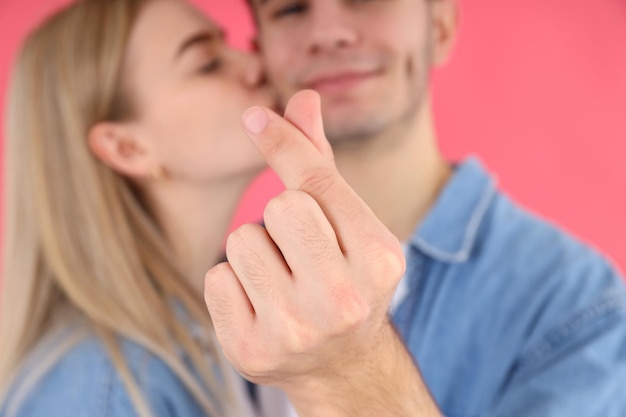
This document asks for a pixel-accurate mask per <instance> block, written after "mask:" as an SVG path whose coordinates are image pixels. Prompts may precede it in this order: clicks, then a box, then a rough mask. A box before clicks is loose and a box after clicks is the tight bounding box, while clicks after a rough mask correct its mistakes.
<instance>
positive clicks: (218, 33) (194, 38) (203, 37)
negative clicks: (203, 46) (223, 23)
mask: <svg viewBox="0 0 626 417" xmlns="http://www.w3.org/2000/svg"><path fill="white" fill-rule="evenodd" d="M224 36H225V34H224V31H222V30H212V31H210V30H205V31H202V32H198V33H194V34H193V35H191V36H190V37H188V38H187V39H185V41H184V42H183V43H182V44H181V45H180V47H179V48H178V51H177V52H176V55H175V56H174V59H175V60H176V59H178V58H179V57H180V56H181V55H182V54H184V53H185V51H187V50H188V49H189V48H191V47H193V46H195V45H197V44H199V43H205V42H213V41H215V40H216V39H219V40H221V39H224Z"/></svg>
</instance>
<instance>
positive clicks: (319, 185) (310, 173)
mask: <svg viewBox="0 0 626 417" xmlns="http://www.w3.org/2000/svg"><path fill="white" fill-rule="evenodd" d="M336 182H337V175H336V172H335V171H334V170H332V169H331V168H328V167H316V168H309V169H306V170H304V171H303V172H302V173H301V174H300V177H299V182H298V183H299V184H301V185H300V187H299V188H300V190H302V191H304V192H305V193H307V194H310V195H314V196H321V195H324V194H325V193H326V192H327V191H328V190H329V189H330V188H332V187H333V185H334V184H335V183H336Z"/></svg>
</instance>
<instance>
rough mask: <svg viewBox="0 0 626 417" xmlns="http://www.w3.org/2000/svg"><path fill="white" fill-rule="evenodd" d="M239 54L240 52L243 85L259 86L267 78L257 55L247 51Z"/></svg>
mask: <svg viewBox="0 0 626 417" xmlns="http://www.w3.org/2000/svg"><path fill="white" fill-rule="evenodd" d="M239 54H241V59H240V62H241V68H242V69H241V77H242V80H243V82H244V83H245V85H247V86H249V87H259V86H261V85H263V84H265V83H266V81H267V80H266V77H265V72H264V70H263V65H262V63H261V59H260V58H259V56H258V55H256V54H252V53H248V52H239Z"/></svg>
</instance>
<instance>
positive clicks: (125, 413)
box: [0, 336, 204, 417]
mask: <svg viewBox="0 0 626 417" xmlns="http://www.w3.org/2000/svg"><path fill="white" fill-rule="evenodd" d="M50 342H51V343H46V345H47V347H48V348H54V346H55V345H58V343H60V341H59V340H56V341H50ZM41 347H43V346H40V348H41ZM39 350H40V351H42V349H39ZM43 350H45V349H43ZM122 351H123V354H124V357H125V358H126V360H127V362H128V364H129V367H130V369H131V372H132V373H133V375H134V376H135V378H136V380H137V383H138V385H139V386H140V389H141V391H142V394H143V395H144V398H145V399H146V402H147V404H148V406H149V407H150V409H151V411H152V412H153V415H154V417H179V416H180V417H182V416H204V412H203V411H202V408H201V407H200V405H199V404H198V403H197V402H196V400H195V399H194V398H193V396H192V395H191V393H190V392H189V391H188V390H187V389H186V388H185V386H184V385H183V383H182V382H181V381H180V379H179V378H178V377H177V376H176V375H175V374H174V373H173V371H172V370H171V369H170V368H169V367H168V366H167V365H166V364H165V363H164V362H163V361H162V360H160V359H159V358H157V357H155V356H154V355H152V354H150V353H149V352H147V351H146V350H145V349H143V348H141V347H139V346H138V345H135V344H133V343H131V342H123V343H122ZM41 353H44V352H41ZM37 356H39V357H40V358H44V357H45V355H35V356H31V358H30V359H31V360H30V362H33V361H32V360H33V359H35V362H37ZM36 369H37V366H36V364H35V363H32V364H30V365H26V366H25V367H24V372H23V373H22V378H18V382H17V383H16V384H15V385H14V386H13V387H12V390H11V391H10V393H9V395H8V401H5V403H4V404H3V406H2V408H0V416H1V417H136V416H137V415H138V414H137V412H136V410H135V409H134V407H133V404H132V403H131V401H130V396H129V394H128V391H127V390H126V387H125V385H124V383H123V382H122V379H121V377H120V376H119V374H118V372H117V370H116V368H115V366H114V365H113V363H112V361H111V360H110V358H109V355H108V353H107V351H106V350H105V347H104V346H103V344H102V343H101V342H100V340H99V339H98V338H97V337H95V336H90V337H86V338H84V339H83V340H82V341H80V342H79V343H77V344H76V345H75V346H74V347H73V348H72V349H71V350H69V351H68V352H66V353H65V354H64V355H63V356H62V358H61V359H60V360H59V361H58V362H57V363H56V364H54V365H53V366H52V367H51V369H50V370H49V371H47V372H46V373H45V374H44V376H43V377H42V378H40V379H39V380H38V382H37V383H36V384H35V385H34V386H33V387H32V389H31V390H27V391H26V392H25V393H24V396H23V397H22V393H21V392H20V390H21V388H22V387H21V384H22V383H24V381H25V380H26V379H28V378H29V377H32V376H33V372H36ZM22 399H23V400H22Z"/></svg>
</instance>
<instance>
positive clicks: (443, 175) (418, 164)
mask: <svg viewBox="0 0 626 417" xmlns="http://www.w3.org/2000/svg"><path fill="white" fill-rule="evenodd" d="M387 143H393V146H386V144H387ZM335 160H336V163H337V167H338V169H339V171H340V172H341V174H342V175H343V176H344V178H345V179H346V180H347V181H348V183H349V184H350V185H351V186H352V187H353V188H354V189H355V190H356V192H357V193H358V194H359V195H360V196H361V198H363V199H364V200H365V202H366V203H367V204H368V205H369V206H370V208H371V209H372V210H373V211H374V213H375V214H376V215H377V216H378V218H379V219H380V220H381V221H382V222H383V223H384V224H385V225H386V226H387V227H388V228H389V229H390V230H391V231H392V232H393V233H394V234H395V235H396V237H398V239H400V240H401V241H404V240H406V239H408V238H409V237H410V236H411V234H412V233H413V231H414V229H415V228H416V227H417V226H418V225H419V223H420V222H421V221H422V220H423V218H424V217H425V216H426V214H427V213H428V211H429V210H430V208H431V207H432V205H433V204H434V202H435V201H436V199H437V196H438V195H439V192H440V191H441V189H442V188H443V187H444V186H445V184H446V183H447V181H448V179H449V178H450V176H451V173H452V170H451V168H450V166H449V165H448V164H447V163H446V161H445V160H444V159H443V157H442V155H441V154H440V152H439V149H438V147H437V140H436V135H435V132H434V128H433V123H432V115H431V111H430V106H428V105H426V106H424V108H423V109H422V111H421V112H420V114H419V115H418V117H416V118H415V120H414V121H412V122H410V123H407V124H403V125H402V126H401V127H399V126H398V127H396V128H394V129H389V130H388V131H386V132H384V133H383V134H382V135H380V137H376V138H371V140H368V141H367V143H364V144H363V146H362V147H359V148H351V149H348V148H346V149H341V148H336V149H335Z"/></svg>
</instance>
